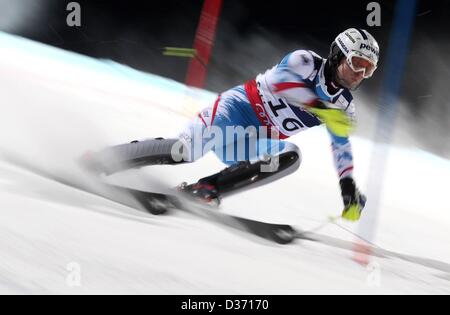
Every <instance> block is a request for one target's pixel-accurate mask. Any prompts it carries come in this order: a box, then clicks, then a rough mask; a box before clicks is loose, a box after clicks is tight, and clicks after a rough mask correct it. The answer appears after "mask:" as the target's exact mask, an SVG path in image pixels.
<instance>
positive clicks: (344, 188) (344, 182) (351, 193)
mask: <svg viewBox="0 0 450 315" xmlns="http://www.w3.org/2000/svg"><path fill="white" fill-rule="evenodd" d="M339 183H340V185H341V193H342V200H343V201H344V211H343V212H342V218H344V219H345V220H348V221H351V222H356V221H359V219H360V218H361V212H362V211H363V209H364V207H365V205H366V201H367V198H366V196H364V195H363V194H361V193H360V192H359V190H358V188H357V187H356V184H355V181H354V180H353V178H351V177H344V178H342V179H341V180H340V181H339Z"/></svg>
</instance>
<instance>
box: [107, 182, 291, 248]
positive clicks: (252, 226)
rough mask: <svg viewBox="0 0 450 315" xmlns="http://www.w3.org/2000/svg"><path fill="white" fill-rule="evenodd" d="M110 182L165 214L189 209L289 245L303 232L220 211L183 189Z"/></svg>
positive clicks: (196, 213)
mask: <svg viewBox="0 0 450 315" xmlns="http://www.w3.org/2000/svg"><path fill="white" fill-rule="evenodd" d="M106 185H109V186H110V187H111V188H112V189H114V190H116V191H117V190H119V191H123V192H127V193H129V194H130V195H132V196H133V197H134V198H135V199H136V200H137V201H138V202H139V203H140V204H141V205H142V206H143V207H144V208H145V209H146V210H147V211H148V212H149V213H151V214H153V215H161V214H164V213H166V212H167V211H168V210H169V209H171V208H172V209H178V210H183V211H187V212H189V213H192V214H194V215H196V216H200V217H203V218H206V219H208V220H212V221H214V222H218V223H220V224H222V225H226V226H229V227H232V228H234V229H237V230H241V231H244V232H247V233H251V234H253V235H256V236H259V237H261V238H264V239H267V240H270V241H273V242H276V243H278V244H282V245H286V244H290V243H292V242H293V241H294V240H295V239H296V238H298V235H299V233H298V232H297V231H296V230H295V229H294V228H293V227H292V226H291V225H287V224H274V223H267V222H262V221H257V220H252V219H246V218H241V217H237V216H233V215H228V214H225V213H223V212H220V211H219V209H218V208H216V207H212V206H209V205H206V204H201V203H200V202H198V201H195V200H192V199H191V198H188V197H184V196H181V194H180V193H177V192H174V193H173V194H164V193H156V192H149V191H143V190H138V189H133V188H128V187H123V186H118V185H113V184H106Z"/></svg>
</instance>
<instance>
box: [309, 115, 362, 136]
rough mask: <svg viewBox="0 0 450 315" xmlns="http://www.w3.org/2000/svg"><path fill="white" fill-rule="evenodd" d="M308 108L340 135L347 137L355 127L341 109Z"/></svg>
mask: <svg viewBox="0 0 450 315" xmlns="http://www.w3.org/2000/svg"><path fill="white" fill-rule="evenodd" d="M308 110H309V111H310V112H311V113H313V114H314V115H316V116H317V117H318V118H319V119H320V121H322V123H324V124H325V125H326V126H327V128H328V129H329V130H330V131H331V132H332V133H333V134H335V135H336V136H338V137H342V138H347V137H348V136H349V135H350V133H351V132H352V131H353V129H354V123H353V121H352V120H351V119H350V117H349V116H348V115H347V114H346V113H345V111H343V110H341V109H335V108H317V107H311V108H309V109H308Z"/></svg>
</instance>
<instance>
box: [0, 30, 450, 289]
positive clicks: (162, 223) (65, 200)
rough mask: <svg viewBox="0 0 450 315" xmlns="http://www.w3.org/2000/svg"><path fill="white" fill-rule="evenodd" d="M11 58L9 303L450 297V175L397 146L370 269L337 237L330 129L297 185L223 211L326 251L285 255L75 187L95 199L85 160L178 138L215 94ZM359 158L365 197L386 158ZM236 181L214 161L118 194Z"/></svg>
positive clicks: (4, 98) (6, 72) (284, 250)
mask: <svg viewBox="0 0 450 315" xmlns="http://www.w3.org/2000/svg"><path fill="white" fill-rule="evenodd" d="M0 47H1V48H0V255H1V258H0V293H7V294H15V293H24V294H28V293H29V294H37V293H44V294H52V293H67V294H81V293H153V294H297V293H450V250H449V245H448V244H449V243H450V233H449V229H450V207H449V205H448V203H447V201H446V200H447V198H446V196H448V192H449V190H448V187H449V183H448V181H449V178H450V162H449V161H447V160H443V159H440V158H439V157H436V156H433V155H431V154H428V153H426V152H422V151H419V150H415V149H411V148H400V147H393V146H392V147H389V156H388V164H387V165H386V169H385V172H386V173H385V176H384V178H383V191H382V195H381V197H382V198H381V200H380V217H379V223H378V228H377V238H376V239H375V240H374V243H375V244H376V246H377V250H376V253H377V255H376V257H374V258H373V263H372V264H371V266H369V268H366V267H363V266H361V265H358V264H356V263H355V262H354V261H352V259H351V258H352V256H353V252H352V251H351V248H352V243H353V242H355V240H357V238H356V237H355V236H354V235H353V234H352V232H357V231H358V228H357V226H356V225H352V224H348V223H344V222H338V223H337V224H332V223H329V224H324V225H322V224H323V223H325V222H327V218H328V216H330V215H338V214H339V213H340V211H341V200H340V195H339V188H338V180H337V178H336V175H335V171H334V168H333V164H332V157H331V152H330V145H329V139H328V136H327V134H326V131H325V130H323V129H322V128H320V127H319V128H315V129H313V130H310V131H307V132H304V133H303V134H301V135H299V136H298V137H295V138H293V139H292V141H294V142H295V143H296V144H297V145H298V146H299V147H300V148H301V149H302V153H303V163H302V166H301V168H300V170H299V171H298V172H297V173H296V174H294V175H292V176H290V177H288V178H285V179H283V180H280V181H279V182H276V183H274V184H272V185H270V186H266V187H262V188H259V189H256V190H253V191H249V192H246V193H245V194H243V195H236V196H234V197H232V198H230V199H228V200H225V202H224V204H223V209H222V210H221V211H223V212H225V213H232V214H234V215H240V216H243V217H247V218H253V219H258V220H264V221H269V222H280V223H289V224H292V225H294V226H295V227H297V228H298V229H300V230H306V231H312V233H311V234H310V235H311V236H313V238H315V239H316V240H317V241H314V242H313V241H308V240H298V241H297V242H296V243H294V244H292V245H289V246H280V245H276V244H272V243H270V242H269V241H266V240H262V239H259V238H257V237H254V236H250V235H246V234H245V233H242V232H239V231H235V230H233V229H229V228H226V227H223V226H221V225H219V224H216V223H213V222H209V221H207V220H204V219H201V218H197V217H194V216H192V215H189V214H186V213H183V212H179V211H173V212H172V213H171V214H170V215H167V216H160V217H154V216H151V215H149V214H147V213H145V212H143V211H139V210H136V209H135V208H133V207H128V206H125V205H122V204H119V203H116V202H114V201H111V200H108V199H105V198H103V197H100V196H97V195H94V194H90V193H88V192H85V191H83V190H80V189H76V188H74V187H72V185H71V184H77V185H88V183H87V182H88V179H86V178H85V177H84V175H83V173H82V172H81V171H80V170H79V168H78V166H77V163H76V161H77V159H78V158H79V157H80V155H82V154H83V153H84V152H86V151H88V150H98V149H101V148H103V147H105V146H107V145H113V144H119V143H123V142H129V141H131V140H135V139H145V138H151V137H158V136H164V137H171V136H175V135H176V134H177V133H178V132H179V131H180V129H181V128H182V127H183V126H184V124H186V123H187V122H188V120H189V117H191V116H193V115H194V114H195V112H196V111H197V110H198V109H200V108H201V107H203V106H206V105H208V104H210V103H211V102H212V101H213V100H214V98H215V95H214V94H213V93H209V92H206V91H201V90H193V89H189V88H187V87H185V86H184V85H181V84H179V83H176V82H173V81H170V80H167V79H164V78H160V77H157V76H154V75H149V74H144V73H141V72H138V71H135V70H133V69H130V68H127V67H125V66H122V65H118V64H115V63H112V62H109V61H98V60H94V59H90V58H87V57H84V56H79V55H75V54H72V53H69V52H65V51H61V50H58V49H55V48H51V47H47V46H44V45H41V44H38V43H34V42H31V41H28V40H25V39H22V38H18V37H13V36H10V35H7V34H0ZM353 145H354V151H355V152H354V155H355V163H356V171H355V172H356V174H355V176H356V178H357V180H358V182H359V183H360V186H361V188H362V189H363V190H364V189H365V187H366V186H367V183H368V182H369V181H372V180H376V179H374V178H368V174H369V167H370V157H371V152H372V145H373V144H372V142H371V141H370V140H367V139H362V138H359V137H357V136H355V137H354V138H353ZM222 168H223V165H221V163H220V162H219V161H218V160H217V159H216V158H215V156H213V155H208V156H206V157H205V158H204V159H202V160H200V161H199V162H198V163H195V164H190V165H182V166H177V167H172V166H164V167H148V168H144V169H141V170H138V171H130V172H126V173H125V174H121V175H119V176H117V178H116V180H118V181H122V182H123V183H127V184H129V185H130V186H136V187H139V188H146V189H154V188H155V186H157V185H167V186H174V185H176V184H178V183H180V182H182V181H188V182H190V181H194V180H196V179H198V178H199V177H201V176H205V175H208V174H211V173H213V172H216V171H218V170H220V169H222ZM55 177H57V178H59V179H63V180H62V181H63V182H65V184H64V183H61V180H60V181H55V180H54V178H55ZM368 198H369V202H370V195H369V196H368ZM320 226H321V228H320V229H316V228H317V227H320Z"/></svg>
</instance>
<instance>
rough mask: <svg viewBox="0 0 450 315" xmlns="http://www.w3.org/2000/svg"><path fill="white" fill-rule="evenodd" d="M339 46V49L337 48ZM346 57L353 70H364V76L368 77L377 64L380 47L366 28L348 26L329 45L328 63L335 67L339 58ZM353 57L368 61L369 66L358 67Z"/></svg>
mask: <svg viewBox="0 0 450 315" xmlns="http://www.w3.org/2000/svg"><path fill="white" fill-rule="evenodd" d="M337 48H339V49H337ZM344 56H345V58H346V59H347V63H348V64H349V66H350V67H351V68H352V69H353V71H355V72H360V71H363V72H364V78H366V79H367V78H370V77H371V76H372V75H373V73H374V71H375V70H376V68H377V66H378V59H379V57H380V48H379V46H378V43H377V41H376V40H375V38H374V37H373V36H372V35H370V34H369V32H367V31H366V30H362V29H356V28H350V29H348V30H346V31H344V32H342V33H341V34H339V35H338V36H337V37H336V39H335V40H334V42H333V44H332V45H331V51H330V58H329V59H330V64H331V65H332V67H333V68H337V66H338V63H339V62H340V60H341V58H342V57H344ZM354 57H359V58H362V59H365V60H367V61H369V62H370V66H368V67H362V68H359V67H358V66H357V65H355V64H354V61H355V59H354Z"/></svg>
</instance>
